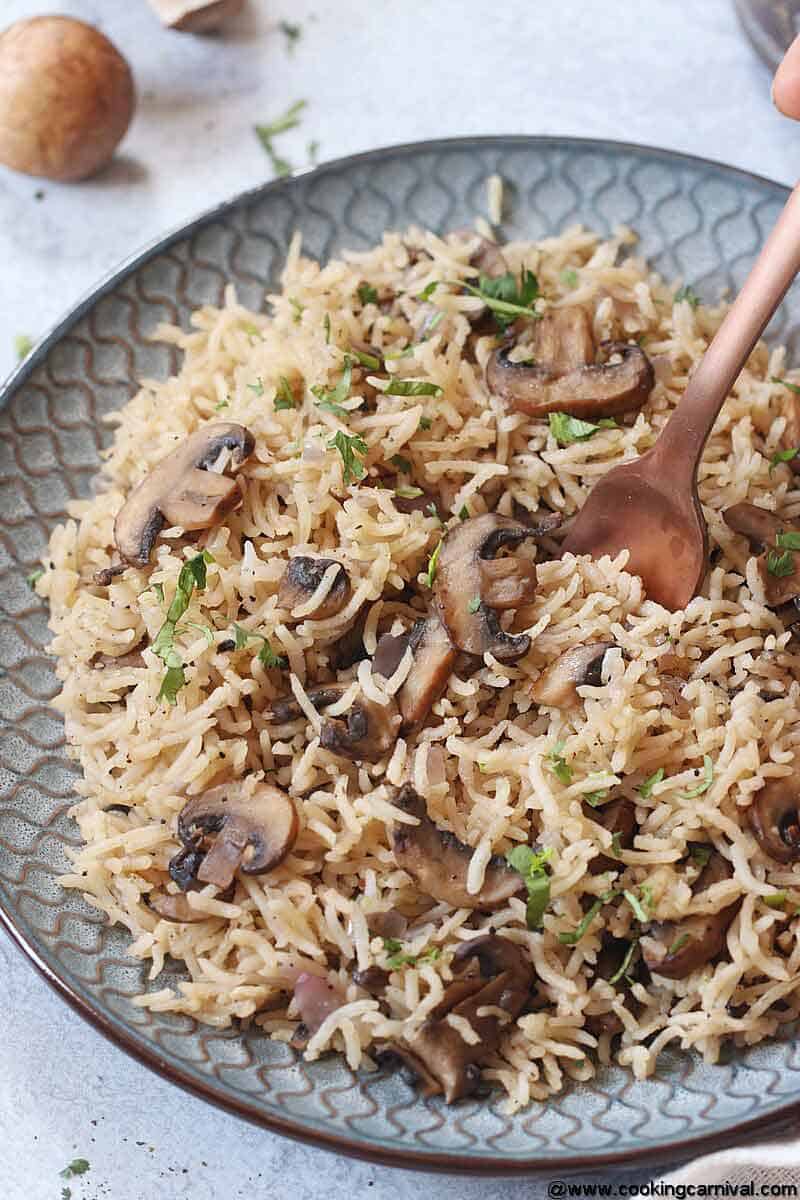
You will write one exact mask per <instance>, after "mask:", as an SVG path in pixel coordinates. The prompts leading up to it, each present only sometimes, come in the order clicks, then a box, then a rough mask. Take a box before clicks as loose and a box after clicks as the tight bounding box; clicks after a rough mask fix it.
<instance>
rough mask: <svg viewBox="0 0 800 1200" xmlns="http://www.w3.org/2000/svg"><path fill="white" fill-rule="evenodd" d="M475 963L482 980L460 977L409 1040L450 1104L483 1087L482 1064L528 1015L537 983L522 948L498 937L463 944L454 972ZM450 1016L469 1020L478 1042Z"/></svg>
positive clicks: (413, 1052)
mask: <svg viewBox="0 0 800 1200" xmlns="http://www.w3.org/2000/svg"><path fill="white" fill-rule="evenodd" d="M474 962H477V964H478V967H479V970H480V975H479V977H478V978H471V979H468V980H461V979H458V978H457V979H456V980H455V981H454V983H452V984H451V985H450V986H449V987H448V988H447V989H446V991H445V995H444V998H443V1000H442V1002H441V1003H440V1004H439V1005H438V1006H437V1009H435V1010H434V1015H433V1016H432V1017H430V1018H429V1019H428V1020H427V1021H426V1022H425V1024H424V1025H423V1026H422V1027H421V1028H420V1029H419V1031H418V1032H417V1033H416V1034H415V1035H414V1036H413V1037H412V1038H410V1040H409V1046H410V1049H411V1052H412V1054H414V1055H415V1056H416V1058H417V1059H419V1060H420V1061H422V1062H423V1063H424V1064H425V1069H426V1073H427V1074H428V1075H432V1076H433V1078H434V1079H436V1080H437V1081H438V1083H439V1085H440V1088H441V1090H442V1091H443V1092H444V1097H445V1100H446V1101H447V1103H448V1104H452V1103H453V1102H454V1101H456V1100H460V1099H462V1097H464V1096H468V1095H470V1093H472V1092H474V1091H475V1089H476V1088H477V1087H478V1085H479V1083H480V1068H479V1064H480V1063H481V1062H482V1061H483V1060H485V1059H486V1058H487V1056H488V1055H490V1054H493V1053H494V1051H495V1050H496V1049H497V1047H498V1046H499V1044H500V1039H501V1038H502V1036H503V1033H504V1032H505V1030H506V1029H507V1028H508V1027H509V1026H510V1025H511V1024H512V1023H513V1021H514V1020H515V1019H516V1018H517V1017H518V1016H519V1014H520V1013H521V1012H522V1009H523V1008H524V1006H525V1004H526V1002H527V1000H528V997H529V995H530V992H531V988H532V986H533V982H534V970H533V966H532V965H531V963H530V961H529V959H528V958H527V956H526V954H525V951H524V950H523V949H522V947H520V946H517V945H516V944H515V943H514V942H510V941H508V940H507V939H506V938H503V937H498V936H497V935H496V934H489V935H486V936H484V937H477V938H474V939H473V940H472V941H469V942H464V943H463V945H461V946H459V948H458V950H457V951H456V953H455V955H454V957H453V962H452V967H453V971H454V972H456V971H457V970H458V969H459V968H463V967H465V966H468V965H469V964H471V963H474ZM465 985H468V986H465ZM498 1009H499V1010H500V1012H501V1013H504V1014H506V1015H505V1017H502V1016H501V1015H500V1013H498V1012H497V1011H496V1010H498ZM487 1010H490V1011H487ZM492 1010H494V1011H492ZM450 1016H456V1017H461V1018H463V1019H464V1020H465V1021H467V1022H468V1024H469V1025H470V1027H471V1028H472V1029H473V1030H474V1031H475V1033H476V1034H477V1037H478V1040H477V1041H476V1042H474V1043H472V1042H467V1041H465V1040H464V1038H463V1037H462V1035H461V1033H460V1031H459V1030H458V1029H457V1028H455V1027H454V1026H453V1025H451V1024H450V1023H449V1021H448V1017H450Z"/></svg>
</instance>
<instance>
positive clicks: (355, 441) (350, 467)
mask: <svg viewBox="0 0 800 1200" xmlns="http://www.w3.org/2000/svg"><path fill="white" fill-rule="evenodd" d="M328 449H329V450H338V451H339V453H340V454H341V456H342V462H343V464H344V482H345V484H348V483H354V482H355V481H356V480H357V479H363V478H364V476H365V475H366V473H367V472H366V467H365V466H364V461H363V455H365V454H366V453H367V451H368V450H369V446H368V445H367V443H366V442H365V441H364V439H363V438H362V437H359V436H358V434H357V433H354V434H352V435H350V434H346V433H344V432H343V430H341V429H340V430H339V431H338V433H336V434H335V435H334V436H333V437H332V438H331V440H330V441H329V442H328Z"/></svg>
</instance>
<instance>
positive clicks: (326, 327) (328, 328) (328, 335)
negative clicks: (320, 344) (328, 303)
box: [322, 313, 331, 346]
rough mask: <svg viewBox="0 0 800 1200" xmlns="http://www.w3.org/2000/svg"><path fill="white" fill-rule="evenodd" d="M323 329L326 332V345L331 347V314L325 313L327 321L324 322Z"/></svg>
mask: <svg viewBox="0 0 800 1200" xmlns="http://www.w3.org/2000/svg"><path fill="white" fill-rule="evenodd" d="M322 328H323V329H324V330H325V345H326V346H329V345H330V341H331V314H330V313H325V320H324V321H323V322H322Z"/></svg>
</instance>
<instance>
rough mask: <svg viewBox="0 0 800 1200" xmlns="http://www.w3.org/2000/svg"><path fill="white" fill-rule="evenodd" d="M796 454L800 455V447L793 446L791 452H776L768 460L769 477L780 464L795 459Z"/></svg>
mask: <svg viewBox="0 0 800 1200" xmlns="http://www.w3.org/2000/svg"><path fill="white" fill-rule="evenodd" d="M798 454H800V446H793V447H792V449H791V450H776V451H775V453H774V454H773V456H772V458H771V459H770V460H769V473H770V475H771V474H772V472H773V471H774V470H775V468H776V467H777V466H779V465H780V464H781V463H788V462H791V461H792V459H795V458H797V456H798Z"/></svg>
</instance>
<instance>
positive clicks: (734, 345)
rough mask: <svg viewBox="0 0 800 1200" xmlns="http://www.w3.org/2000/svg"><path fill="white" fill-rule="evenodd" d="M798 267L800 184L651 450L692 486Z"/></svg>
mask: <svg viewBox="0 0 800 1200" xmlns="http://www.w3.org/2000/svg"><path fill="white" fill-rule="evenodd" d="M798 271H800V184H798V185H797V186H796V187H795V189H794V191H793V192H792V194H791V195H790V196H789V199H788V200H787V201H786V204H785V206H784V208H783V211H782V212H781V214H780V216H779V217H778V220H777V223H776V225H775V228H774V229H773V230H772V233H771V234H770V235H769V237H768V238H767V240H766V242H765V243H764V246H763V248H762V250H761V253H760V254H759V256H758V258H757V259H756V261H755V263H754V264H753V267H752V269H751V271H750V274H749V275H748V276H747V279H746V280H745V281H744V286H743V287H742V290H741V291H740V292H739V295H738V296H737V297H736V299H735V300H734V302H733V304H732V305H731V307H730V309H729V310H728V313H727V315H726V317H725V319H724V320H723V322H722V324H721V325H720V327H719V329H718V330H717V333H716V335H715V337H714V339H713V341H712V342H711V344H710V345H709V347H708V349H707V350H706V352H705V354H704V355H703V358H702V360H701V362H700V365H699V366H698V368H697V370H696V371H695V373H694V375H693V376H692V378H691V380H690V381H689V385H688V387H687V388H686V391H685V392H684V394H683V397H682V398H681V400H680V402H679V403H678V406H677V408H676V409H675V411H674V412H673V414H672V416H671V417H670V419H669V421H668V422H667V424H666V425H665V427H664V429H663V430H662V433H661V436H660V437H659V439H658V442H657V443H656V446H655V447H654V449H653V454H654V455H656V454H657V455H658V456H661V455H662V454H664V455H667V456H668V457H669V465H670V470H671V471H675V470H676V469H677V471H679V472H681V473H683V472H684V471H685V473H686V477H687V480H688V481H689V485H690V486H691V485H692V484H693V481H694V477H695V473H696V470H697V465H698V463H699V461H700V457H701V455H702V453H703V447H704V446H705V444H706V441H707V440H708V436H709V434H710V433H711V430H712V427H713V425H714V422H715V421H716V419H717V416H718V415H719V410H720V409H721V408H722V405H723V402H724V400H725V397H726V396H727V395H728V392H729V391H730V389H731V387H732V386H733V384H734V382H735V380H736V377H737V375H738V374H739V372H740V371H741V369H742V367H743V366H744V364H745V362H746V361H747V359H748V357H749V355H750V352H751V351H752V349H753V347H754V346H755V344H756V342H757V341H758V339H759V337H760V336H761V334H762V332H763V330H764V327H765V326H766V324H767V322H768V321H769V319H770V317H771V316H772V314H773V313H774V312H775V309H776V308H777V307H778V305H779V304H780V302H781V300H782V299H783V297H784V295H785V294H786V292H787V291H788V289H789V285H790V284H791V282H792V280H793V279H794V277H795V275H796V274H797V272H798Z"/></svg>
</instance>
